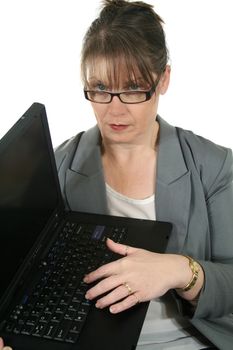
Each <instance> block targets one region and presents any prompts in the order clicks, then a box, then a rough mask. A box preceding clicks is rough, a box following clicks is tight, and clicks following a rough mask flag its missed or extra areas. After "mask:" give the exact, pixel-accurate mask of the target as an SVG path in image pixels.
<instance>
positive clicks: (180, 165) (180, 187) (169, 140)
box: [155, 117, 191, 253]
mask: <svg viewBox="0 0 233 350" xmlns="http://www.w3.org/2000/svg"><path fill="white" fill-rule="evenodd" d="M157 120H158V122H159V125H160V129H159V130H160V131H159V148H158V162H157V168H158V170H157V183H156V194H155V204H156V218H157V220H161V221H169V222H171V223H172V224H173V229H172V235H171V237H170V239H169V243H168V247H167V251H168V252H174V253H178V252H181V251H182V247H183V245H184V242H185V237H186V234H187V228H188V217H189V211H190V195H191V185H190V172H189V171H188V170H187V167H186V165H185V161H184V158H183V155H182V150H181V148H180V143H179V139H178V137H177V133H176V128H175V127H173V126H171V125H169V124H167V123H166V122H165V121H164V120H163V119H162V118H160V117H157Z"/></svg>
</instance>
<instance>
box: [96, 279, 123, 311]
mask: <svg viewBox="0 0 233 350" xmlns="http://www.w3.org/2000/svg"><path fill="white" fill-rule="evenodd" d="M128 295H129V291H128V289H127V288H126V287H125V286H124V284H121V285H120V286H118V287H117V288H115V289H113V290H112V291H111V292H110V293H108V294H107V295H105V296H104V297H103V298H101V299H99V300H97V302H96V304H95V306H96V307H97V308H99V309H103V308H105V307H107V306H109V305H112V304H114V303H116V302H118V301H119V300H122V299H123V298H126V297H127V296H128Z"/></svg>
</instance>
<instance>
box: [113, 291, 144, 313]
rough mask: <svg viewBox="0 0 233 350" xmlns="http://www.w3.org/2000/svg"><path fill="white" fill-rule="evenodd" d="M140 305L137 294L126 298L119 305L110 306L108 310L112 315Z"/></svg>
mask: <svg viewBox="0 0 233 350" xmlns="http://www.w3.org/2000/svg"><path fill="white" fill-rule="evenodd" d="M139 303H140V298H139V297H138V294H137V293H133V294H130V295H129V296H128V297H127V298H125V299H123V300H121V301H120V302H119V303H116V304H113V305H111V306H110V308H109V310H110V312H111V313H112V314H117V313H119V312H122V311H125V310H127V309H129V308H131V307H133V306H135V305H137V304H139Z"/></svg>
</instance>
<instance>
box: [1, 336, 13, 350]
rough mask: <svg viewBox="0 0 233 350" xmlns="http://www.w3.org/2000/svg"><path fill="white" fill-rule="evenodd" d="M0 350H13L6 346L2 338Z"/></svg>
mask: <svg viewBox="0 0 233 350" xmlns="http://www.w3.org/2000/svg"><path fill="white" fill-rule="evenodd" d="M0 350H12V348H10V347H9V346H4V342H3V339H2V338H0Z"/></svg>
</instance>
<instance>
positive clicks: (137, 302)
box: [132, 293, 140, 305]
mask: <svg viewBox="0 0 233 350" xmlns="http://www.w3.org/2000/svg"><path fill="white" fill-rule="evenodd" d="M132 295H133V296H134V298H135V299H136V305H137V304H140V299H139V298H138V297H137V296H136V294H135V293H133V294H132Z"/></svg>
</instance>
